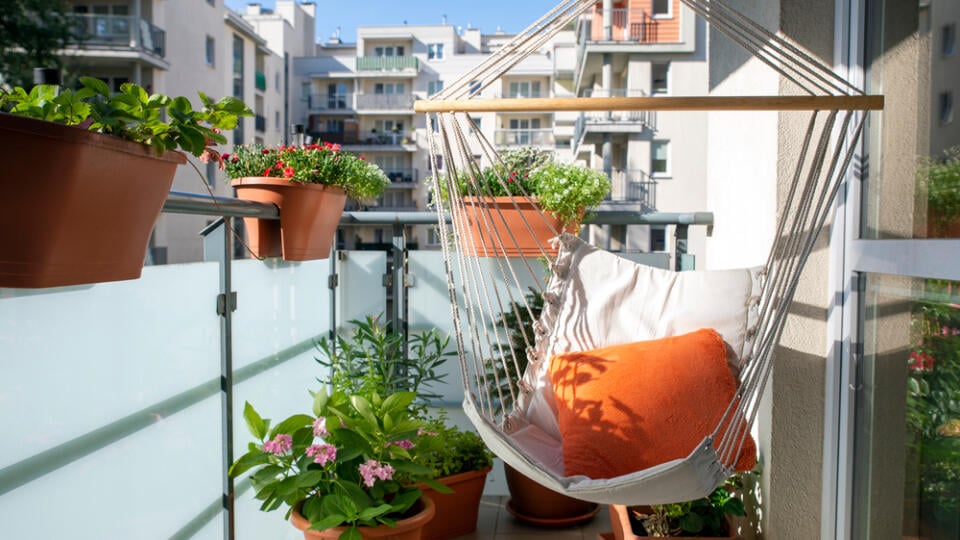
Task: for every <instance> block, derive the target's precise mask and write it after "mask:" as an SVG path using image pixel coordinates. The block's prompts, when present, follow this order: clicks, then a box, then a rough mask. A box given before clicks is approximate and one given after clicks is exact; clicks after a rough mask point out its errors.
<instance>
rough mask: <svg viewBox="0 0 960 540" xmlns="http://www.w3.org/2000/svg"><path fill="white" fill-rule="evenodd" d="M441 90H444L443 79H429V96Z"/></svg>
mask: <svg viewBox="0 0 960 540" xmlns="http://www.w3.org/2000/svg"><path fill="white" fill-rule="evenodd" d="M441 90H443V81H441V80H436V81H427V96H432V95H434V94H436V93H437V92H439V91H441Z"/></svg>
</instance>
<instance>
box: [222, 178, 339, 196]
mask: <svg viewBox="0 0 960 540" xmlns="http://www.w3.org/2000/svg"><path fill="white" fill-rule="evenodd" d="M230 185H231V186H233V187H241V186H250V187H256V186H299V187H302V188H304V189H313V190H318V191H333V192H341V193H346V190H344V189H343V188H341V187H339V186H331V185H327V184H313V183H303V182H294V181H292V180H287V179H286V178H276V177H273V176H243V177H240V178H234V179H232V180H231V181H230Z"/></svg>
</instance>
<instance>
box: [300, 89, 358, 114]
mask: <svg viewBox="0 0 960 540" xmlns="http://www.w3.org/2000/svg"><path fill="white" fill-rule="evenodd" d="M307 107H308V108H309V109H310V110H311V111H345V112H350V111H353V107H354V105H353V94H352V93H344V94H312V95H310V96H307Z"/></svg>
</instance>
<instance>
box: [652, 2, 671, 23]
mask: <svg viewBox="0 0 960 540" xmlns="http://www.w3.org/2000/svg"><path fill="white" fill-rule="evenodd" d="M671 4H673V1H672V0H653V8H652V11H653V16H654V17H655V18H658V19H669V18H670V17H673V6H672V5H671Z"/></svg>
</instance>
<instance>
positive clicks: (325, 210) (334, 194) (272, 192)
mask: <svg viewBox="0 0 960 540" xmlns="http://www.w3.org/2000/svg"><path fill="white" fill-rule="evenodd" d="M220 158H221V160H222V162H223V166H224V167H225V169H226V171H227V176H229V177H230V178H231V179H232V185H233V187H234V188H235V189H236V190H237V197H239V198H241V199H246V200H252V201H257V202H263V203H271V204H275V205H276V206H277V208H279V209H280V221H279V222H278V221H277V220H265V219H258V218H244V224H245V226H246V230H247V245H248V247H249V248H250V250H251V251H252V252H253V253H254V255H256V256H257V257H261V258H263V257H278V256H282V257H283V258H284V259H285V260H288V261H306V260H313V259H326V258H328V257H329V256H330V248H331V245H332V244H333V239H334V237H335V235H336V230H337V226H338V225H339V223H340V216H341V215H342V214H343V208H344V205H345V203H346V199H347V197H348V196H349V197H352V198H354V199H358V200H366V199H373V198H375V197H377V196H379V195H380V194H381V193H382V192H383V190H384V188H386V186H387V185H389V183H390V181H389V180H388V179H387V177H386V175H385V174H384V173H383V171H382V170H380V168H379V167H377V166H376V165H374V164H372V163H369V162H367V161H366V160H364V158H363V157H360V156H356V155H354V154H351V153H349V152H343V151H341V149H340V145H339V144H330V143H323V144H307V145H301V146H279V147H276V148H266V147H263V146H260V145H244V146H238V147H236V148H235V149H234V153H233V154H224V155H222V156H220Z"/></svg>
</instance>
